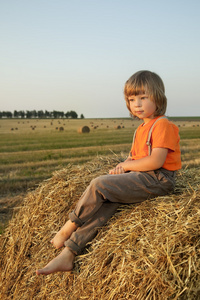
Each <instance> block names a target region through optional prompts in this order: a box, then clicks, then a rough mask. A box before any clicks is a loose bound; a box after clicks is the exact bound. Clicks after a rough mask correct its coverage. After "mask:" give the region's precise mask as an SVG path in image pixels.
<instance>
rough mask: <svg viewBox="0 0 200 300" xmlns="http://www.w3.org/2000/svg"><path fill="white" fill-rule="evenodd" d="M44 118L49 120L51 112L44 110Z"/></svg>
mask: <svg viewBox="0 0 200 300" xmlns="http://www.w3.org/2000/svg"><path fill="white" fill-rule="evenodd" d="M44 114H45V118H51V112H49V111H47V110H45V113H44Z"/></svg>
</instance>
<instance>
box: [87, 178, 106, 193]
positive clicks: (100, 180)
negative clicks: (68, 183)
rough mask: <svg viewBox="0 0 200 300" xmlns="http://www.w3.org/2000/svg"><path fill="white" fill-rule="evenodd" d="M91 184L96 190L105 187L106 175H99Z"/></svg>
mask: <svg viewBox="0 0 200 300" xmlns="http://www.w3.org/2000/svg"><path fill="white" fill-rule="evenodd" d="M90 184H91V186H92V187H93V188H95V189H96V190H99V189H101V188H103V187H104V185H105V176H99V177H96V178H94V179H93V180H92V181H91V183H90Z"/></svg>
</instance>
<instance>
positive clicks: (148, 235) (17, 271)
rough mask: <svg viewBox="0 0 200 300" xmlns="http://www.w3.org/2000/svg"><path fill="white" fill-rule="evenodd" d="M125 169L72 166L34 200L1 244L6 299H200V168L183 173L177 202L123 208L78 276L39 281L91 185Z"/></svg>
mask: <svg viewBox="0 0 200 300" xmlns="http://www.w3.org/2000/svg"><path fill="white" fill-rule="evenodd" d="M119 161H121V158H119V159H118V158H114V159H111V158H109V157H99V156H98V157H96V158H95V159H94V160H93V161H90V162H88V163H86V164H85V165H78V166H72V165H68V166H67V167H66V168H65V169H62V170H60V171H57V172H55V173H54V174H53V176H52V178H50V179H48V180H45V181H43V182H42V183H41V184H40V186H39V187H38V188H37V189H36V190H34V191H32V192H29V193H28V194H27V195H26V197H25V199H24V203H23V205H21V208H20V210H19V211H18V213H17V214H16V215H15V216H14V217H13V219H12V220H11V221H10V223H9V225H8V227H7V229H6V231H5V233H4V234H3V235H2V236H1V243H0V245H1V246H0V266H1V272H0V278H1V279H0V296H1V297H0V298H1V299H8V300H9V299H15V300H27V299H67V300H78V299H87V300H90V299H99V300H101V299H102V300H103V299H110V300H117V299H128V300H132V299H136V300H147V299H148V300H153V299H156V300H163V299H166V300H167V299H177V300H178V299H184V300H188V299H190V300H191V299H199V291H200V287H199V282H200V272H199V270H200V241H199V232H200V213H199V212H200V191H199V189H198V186H199V184H200V169H199V168H196V169H186V170H183V171H181V172H179V173H178V176H177V185H176V189H175V194H172V195H167V196H162V197H156V198H154V199H152V200H148V201H144V202H143V203H141V204H132V205H122V206H120V208H119V210H118V212H117V213H116V214H115V215H114V216H113V217H112V219H111V220H109V222H108V223H107V224H106V225H105V226H104V227H103V228H102V229H100V230H99V233H98V235H97V236H96V238H95V239H94V240H93V241H92V243H90V244H89V245H88V247H87V250H85V251H84V253H83V255H81V256H79V257H77V258H76V261H75V266H74V270H73V272H66V273H57V274H52V275H48V276H47V277H43V276H40V277H37V276H36V274H35V272H34V270H35V269H37V268H38V267H42V266H44V265H45V264H46V263H47V262H48V261H49V260H51V259H52V258H53V257H55V256H56V255H58V253H60V250H55V249H54V248H53V246H52V245H51V243H50V240H51V238H52V237H53V236H54V235H55V231H57V230H59V229H60V227H61V226H62V225H63V224H64V223H65V222H66V218H67V217H66V216H67V215H68V213H69V212H70V211H71V210H72V209H73V208H74V206H75V203H76V201H77V199H78V198H79V197H80V196H81V194H82V193H83V191H84V190H85V188H86V187H87V186H88V184H89V182H90V181H91V180H92V179H93V178H95V177H96V176H99V175H100V174H106V173H108V170H109V169H110V168H112V167H113V166H115V165H116V164H117V163H118V162H119ZM180 297H181V298H180Z"/></svg>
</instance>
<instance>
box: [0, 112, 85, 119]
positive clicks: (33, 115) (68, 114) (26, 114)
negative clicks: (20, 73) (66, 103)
mask: <svg viewBox="0 0 200 300" xmlns="http://www.w3.org/2000/svg"><path fill="white" fill-rule="evenodd" d="M0 118H20V119H24V118H26V119H32V118H38V119H47V118H52V119H60V118H67V119H77V118H78V114H77V113H76V112H75V111H73V110H71V111H68V112H66V113H64V112H63V111H57V110H53V111H47V110H45V111H43V110H38V111H36V110H26V111H24V110H19V111H17V110H15V111H14V112H10V111H0ZM80 118H81V119H84V116H83V114H81V115H80Z"/></svg>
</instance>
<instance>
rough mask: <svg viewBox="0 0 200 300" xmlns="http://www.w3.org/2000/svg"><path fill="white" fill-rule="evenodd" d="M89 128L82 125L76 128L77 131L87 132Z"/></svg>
mask: <svg viewBox="0 0 200 300" xmlns="http://www.w3.org/2000/svg"><path fill="white" fill-rule="evenodd" d="M89 132H90V128H89V127H88V126H83V127H80V128H79V129H78V133H89Z"/></svg>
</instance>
